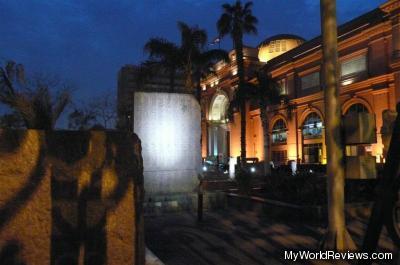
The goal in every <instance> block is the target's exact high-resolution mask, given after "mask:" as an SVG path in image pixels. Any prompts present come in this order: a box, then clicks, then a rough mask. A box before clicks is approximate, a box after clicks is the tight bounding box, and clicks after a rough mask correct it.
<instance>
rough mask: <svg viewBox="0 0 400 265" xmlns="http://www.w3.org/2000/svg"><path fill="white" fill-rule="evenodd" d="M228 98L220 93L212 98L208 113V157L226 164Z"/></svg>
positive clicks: (227, 150) (227, 148) (227, 154)
mask: <svg viewBox="0 0 400 265" xmlns="http://www.w3.org/2000/svg"><path fill="white" fill-rule="evenodd" d="M228 106H229V99H228V96H227V95H226V94H225V93H223V92H220V93H218V94H216V95H215V96H214V99H213V100H212V102H211V105H210V111H209V117H208V121H209V128H208V156H212V157H215V158H216V159H218V161H219V162H220V163H226V162H227V159H228V157H229V130H228V119H227V117H228V113H227V111H228Z"/></svg>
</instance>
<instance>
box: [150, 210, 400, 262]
mask: <svg viewBox="0 0 400 265" xmlns="http://www.w3.org/2000/svg"><path fill="white" fill-rule="evenodd" d="M145 221H146V223H145V227H146V244H147V246H148V248H149V249H151V250H152V251H153V252H154V253H155V255H157V256H158V257H159V258H160V259H161V260H162V261H163V262H164V263H165V264H166V265H228V264H229V265H253V264H254V265H265V264H267V265H270V264H271V265H273V264H330V263H322V262H314V263H311V262H305V261H303V262H302V263H294V262H289V261H285V260H284V250H289V249H292V250H317V249H318V244H319V242H320V240H321V239H322V236H323V233H324V229H323V228H322V227H316V226H308V225H303V224H299V223H296V222H295V221H294V222H293V223H280V222H278V221H273V220H269V219H268V218H266V217H259V216H256V215H255V214H254V213H251V212H239V211H234V210H222V211H218V212H208V213H205V215H204V221H203V222H202V223H198V222H197V221H196V215H194V214H191V213H179V214H176V213H174V214H165V215H163V216H157V217H156V216H155V217H146V220H145ZM364 229H365V222H363V221H361V220H352V221H351V222H349V231H350V233H351V235H352V237H353V239H354V240H355V241H356V243H357V244H358V245H360V241H361V239H362V237H363V234H364ZM380 248H381V251H391V252H394V253H395V260H396V261H394V260H393V261H391V262H380V263H377V264H400V263H398V262H397V258H398V257H397V256H398V252H399V250H398V249H396V248H395V247H394V246H393V245H392V243H391V241H390V240H389V239H388V238H387V237H386V236H382V238H381V241H380Z"/></svg>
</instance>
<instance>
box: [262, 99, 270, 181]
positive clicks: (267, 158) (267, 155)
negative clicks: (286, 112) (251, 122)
mask: <svg viewBox="0 0 400 265" xmlns="http://www.w3.org/2000/svg"><path fill="white" fill-rule="evenodd" d="M260 118H261V124H262V127H263V135H264V175H265V176H269V175H271V166H270V164H269V162H270V161H271V155H270V135H269V122H268V116H267V105H266V104H265V103H264V101H262V100H261V102H260Z"/></svg>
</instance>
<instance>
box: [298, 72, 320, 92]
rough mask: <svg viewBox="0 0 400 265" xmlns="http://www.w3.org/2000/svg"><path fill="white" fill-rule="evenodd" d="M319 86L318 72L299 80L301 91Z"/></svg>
mask: <svg viewBox="0 0 400 265" xmlns="http://www.w3.org/2000/svg"><path fill="white" fill-rule="evenodd" d="M317 86H319V72H315V73H312V74H309V75H306V76H303V77H302V78H301V89H308V88H313V87H317Z"/></svg>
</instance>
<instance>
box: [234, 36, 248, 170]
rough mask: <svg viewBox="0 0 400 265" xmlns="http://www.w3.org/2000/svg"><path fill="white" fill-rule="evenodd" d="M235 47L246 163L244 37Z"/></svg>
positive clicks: (241, 144) (240, 37)
mask: <svg viewBox="0 0 400 265" xmlns="http://www.w3.org/2000/svg"><path fill="white" fill-rule="evenodd" d="M237 35H238V36H236V38H235V40H234V45H235V53H236V64H237V74H238V78H239V84H238V89H237V92H236V93H239V101H240V104H239V105H240V106H239V108H240V160H241V162H246V93H245V91H244V89H245V79H244V63H243V35H242V34H237Z"/></svg>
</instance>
